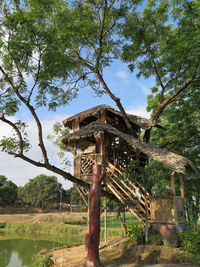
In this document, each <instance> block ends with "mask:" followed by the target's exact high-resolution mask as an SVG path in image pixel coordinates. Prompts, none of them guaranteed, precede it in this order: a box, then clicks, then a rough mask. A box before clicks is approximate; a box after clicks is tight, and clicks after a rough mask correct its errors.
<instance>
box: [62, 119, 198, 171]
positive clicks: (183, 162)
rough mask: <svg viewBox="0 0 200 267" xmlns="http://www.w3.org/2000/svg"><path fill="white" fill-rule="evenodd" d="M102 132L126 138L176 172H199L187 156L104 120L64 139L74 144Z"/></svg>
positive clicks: (131, 143)
mask: <svg viewBox="0 0 200 267" xmlns="http://www.w3.org/2000/svg"><path fill="white" fill-rule="evenodd" d="M102 132H107V133H110V134H113V135H115V136H118V137H120V138H122V139H124V140H125V141H126V142H127V143H128V144H130V145H132V146H134V147H136V148H137V149H138V150H139V151H141V152H143V153H144V154H146V155H147V156H148V157H150V158H152V159H154V160H157V161H159V162H161V163H163V164H165V165H167V166H168V167H170V168H171V170H173V171H175V172H178V173H185V172H186V169H191V170H193V171H194V172H195V173H198V171H197V169H196V168H195V166H194V165H193V163H192V162H191V161H190V160H188V159H187V158H185V157H183V156H180V155H178V154H175V153H173V152H170V151H168V150H167V149H162V148H160V147H156V146H153V145H151V144H147V143H144V142H141V141H140V140H138V139H136V138H134V137H133V136H131V135H129V134H125V133H122V132H120V131H119V130H117V129H115V128H114V127H112V126H110V125H108V124H105V123H103V122H93V123H91V124H89V125H88V126H86V127H84V128H82V129H81V130H79V131H76V132H74V133H72V134H70V135H69V136H67V137H65V138H64V139H63V143H65V144H66V145H70V144H71V145H72V144H73V142H74V141H77V143H78V142H80V141H83V140H84V139H86V138H89V137H92V136H94V135H96V134H98V133H102Z"/></svg>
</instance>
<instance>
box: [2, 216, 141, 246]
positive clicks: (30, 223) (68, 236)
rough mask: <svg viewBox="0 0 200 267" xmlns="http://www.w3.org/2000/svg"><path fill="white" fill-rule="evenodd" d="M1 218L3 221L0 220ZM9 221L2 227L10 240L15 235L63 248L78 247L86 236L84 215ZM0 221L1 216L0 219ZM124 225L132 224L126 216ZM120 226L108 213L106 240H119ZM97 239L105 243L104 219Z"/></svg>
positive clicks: (85, 218) (115, 218) (17, 218)
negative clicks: (115, 238)
mask: <svg viewBox="0 0 200 267" xmlns="http://www.w3.org/2000/svg"><path fill="white" fill-rule="evenodd" d="M2 218H3V217H2ZM14 218H15V215H13V216H12V217H9V216H7V218H5V216H4V220H5V219H7V220H5V221H6V223H4V225H5V227H4V229H2V231H4V232H6V233H8V234H9V235H10V236H11V235H12V233H13V234H15V235H16V236H17V235H18V237H20V238H21V236H22V235H24V236H26V238H28V237H31V236H34V238H35V239H43V240H50V241H56V242H61V243H63V244H65V245H69V246H71V245H78V244H83V243H84V242H85V232H86V230H87V213H63V214H62V215H59V214H39V215H38V214H27V216H24V215H22V217H21V221H20V216H19V214H16V221H17V222H15V220H14ZM0 220H1V216H0ZM127 221H132V222H135V221H136V219H135V218H134V216H133V215H131V214H127ZM121 236H122V231H121V223H120V220H119V218H117V217H116V213H108V216H107V238H108V239H109V238H113V237H121ZM100 239H101V240H104V218H103V216H102V217H101V233H100Z"/></svg>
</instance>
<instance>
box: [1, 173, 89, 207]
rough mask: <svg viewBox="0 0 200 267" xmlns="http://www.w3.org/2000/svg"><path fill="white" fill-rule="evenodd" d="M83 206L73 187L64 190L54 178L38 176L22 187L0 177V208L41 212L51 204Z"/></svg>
mask: <svg viewBox="0 0 200 267" xmlns="http://www.w3.org/2000/svg"><path fill="white" fill-rule="evenodd" d="M60 201H62V202H63V203H67V204H70V205H84V202H83V199H82V198H81V196H80V194H79V192H78V190H77V188H76V187H75V186H73V187H71V188H70V189H68V190H64V189H63V188H62V185H61V184H60V183H59V182H58V180H57V178H56V177H55V176H47V175H44V174H41V175H38V176H36V177H35V178H33V179H30V180H29V182H28V183H27V184H25V185H24V186H19V187H18V186H17V185H16V184H15V183H13V182H12V181H11V180H8V179H7V178H6V177H5V176H4V175H0V206H2V207H4V206H8V205H11V206H14V205H20V206H27V205H28V206H30V207H38V208H41V209H42V210H43V211H44V210H45V208H47V207H48V206H49V205H51V204H53V203H60Z"/></svg>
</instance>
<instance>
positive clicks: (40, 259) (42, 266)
mask: <svg viewBox="0 0 200 267" xmlns="http://www.w3.org/2000/svg"><path fill="white" fill-rule="evenodd" d="M52 256H53V254H51V253H47V254H45V255H40V254H38V255H37V256H35V258H34V261H33V266H35V267H48V266H50V265H51V264H52V263H53V260H52Z"/></svg>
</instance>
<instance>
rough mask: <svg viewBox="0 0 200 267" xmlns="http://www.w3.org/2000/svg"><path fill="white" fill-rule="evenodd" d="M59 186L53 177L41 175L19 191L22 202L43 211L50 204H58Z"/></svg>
mask: <svg viewBox="0 0 200 267" xmlns="http://www.w3.org/2000/svg"><path fill="white" fill-rule="evenodd" d="M60 190H62V188H61V184H60V183H58V181H57V178H56V177H55V176H46V175H44V174H41V175H39V176H36V177H35V178H33V179H30V180H29V182H28V183H27V184H26V185H25V186H24V187H23V189H22V190H21V192H20V194H21V198H22V200H23V201H24V202H25V203H26V204H29V205H31V206H35V207H39V208H42V209H43V210H44V209H45V208H46V207H47V206H48V205H50V204H51V203H58V202H59V199H60Z"/></svg>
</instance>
